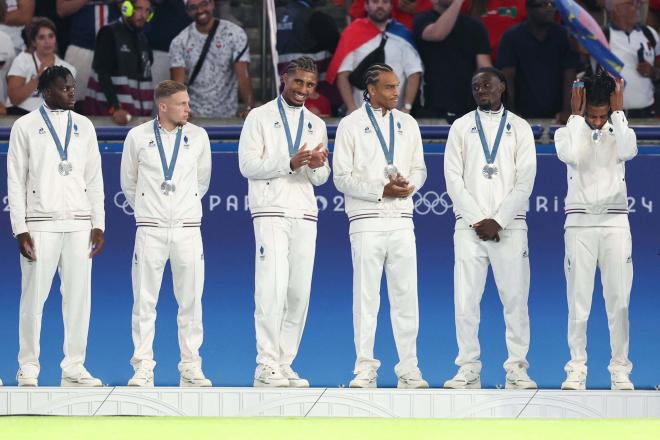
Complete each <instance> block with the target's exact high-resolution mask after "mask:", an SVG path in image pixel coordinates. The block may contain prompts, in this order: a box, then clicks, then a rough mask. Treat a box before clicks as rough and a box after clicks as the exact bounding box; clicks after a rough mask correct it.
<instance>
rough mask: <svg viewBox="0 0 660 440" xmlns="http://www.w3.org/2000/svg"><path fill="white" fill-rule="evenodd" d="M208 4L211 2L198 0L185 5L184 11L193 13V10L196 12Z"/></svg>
mask: <svg viewBox="0 0 660 440" xmlns="http://www.w3.org/2000/svg"><path fill="white" fill-rule="evenodd" d="M210 4H211V2H210V1H209V0H204V1H201V2H199V3H198V4H196V5H186V11H188V12H190V13H194V12H197V11H198V10H200V9H206V8H208V7H209V5H210Z"/></svg>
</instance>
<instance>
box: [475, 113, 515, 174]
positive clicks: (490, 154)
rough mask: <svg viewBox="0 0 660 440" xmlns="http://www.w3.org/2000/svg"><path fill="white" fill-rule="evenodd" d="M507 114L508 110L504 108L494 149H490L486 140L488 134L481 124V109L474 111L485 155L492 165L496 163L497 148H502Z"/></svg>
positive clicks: (487, 161) (488, 162)
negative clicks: (501, 143) (501, 142)
mask: <svg viewBox="0 0 660 440" xmlns="http://www.w3.org/2000/svg"><path fill="white" fill-rule="evenodd" d="M506 115H507V111H506V110H504V113H503V114H502V119H501V120H500V126H499V128H498V129H497V135H496V136H495V143H494V144H493V149H492V150H491V151H488V142H486V135H485V134H484V128H483V126H482V125H481V118H480V117H479V110H477V111H475V112H474V118H475V119H476V122H477V131H478V132H479V140H481V148H482V149H483V150H484V156H486V163H487V164H488V165H492V164H493V163H495V157H497V150H498V149H499V148H500V141H501V140H502V133H503V132H504V126H505V125H506Z"/></svg>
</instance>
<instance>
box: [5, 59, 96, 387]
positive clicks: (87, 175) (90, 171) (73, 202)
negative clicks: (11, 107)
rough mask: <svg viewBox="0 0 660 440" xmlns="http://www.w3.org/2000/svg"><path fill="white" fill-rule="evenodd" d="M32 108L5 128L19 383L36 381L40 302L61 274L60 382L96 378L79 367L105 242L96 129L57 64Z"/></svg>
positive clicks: (67, 383) (63, 69) (65, 71)
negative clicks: (16, 258) (16, 265)
mask: <svg viewBox="0 0 660 440" xmlns="http://www.w3.org/2000/svg"><path fill="white" fill-rule="evenodd" d="M37 90H39V92H40V93H41V95H42V96H43V98H44V104H42V105H40V106H39V108H38V109H36V110H34V111H32V112H30V113H28V114H27V115H25V116H23V117H21V118H20V119H18V120H17V121H16V122H14V125H13V127H12V129H11V134H10V136H9V152H8V154H7V190H8V194H9V209H10V218H11V227H12V232H13V233H14V236H15V237H16V239H17V240H18V248H19V250H20V253H21V261H20V263H21V272H22V282H21V303H20V317H19V324H18V337H19V352H18V364H19V370H18V374H17V375H16V379H17V380H18V385H19V386H33V387H34V386H37V384H38V378H39V370H40V365H39V351H40V349H39V337H40V333H41V316H42V313H43V307H44V303H45V302H46V299H47V298H48V294H49V293H50V288H51V284H52V282H53V276H54V275H55V271H58V272H59V274H60V280H61V287H60V290H61V293H62V315H63V319H64V359H63V360H62V363H61V364H60V366H61V367H62V381H61V385H62V386H101V381H100V380H99V379H96V378H95V377H92V376H91V375H90V374H89V372H87V370H86V369H85V367H84V365H83V364H84V362H85V352H86V349H87V331H88V328H89V314H90V302H91V289H90V286H91V282H90V277H91V271H92V258H94V257H95V256H96V255H98V254H99V252H101V250H102V249H103V244H104V237H103V231H104V229H105V211H104V209H103V176H102V172H101V154H100V153H99V146H98V143H97V141H96V131H95V130H94V126H93V125H92V122H91V121H90V120H89V119H87V118H86V117H84V116H82V115H79V114H77V113H74V112H73V111H72V109H73V105H74V103H75V95H74V90H75V84H74V81H73V76H72V75H71V72H70V71H69V70H68V69H67V68H66V67H62V66H53V67H49V68H48V69H46V70H45V71H44V72H43V73H42V74H41V76H40V77H39V83H38V86H37Z"/></svg>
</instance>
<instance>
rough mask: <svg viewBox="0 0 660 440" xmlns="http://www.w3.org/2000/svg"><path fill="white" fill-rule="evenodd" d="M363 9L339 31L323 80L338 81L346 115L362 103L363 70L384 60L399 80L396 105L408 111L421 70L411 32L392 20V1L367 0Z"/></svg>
mask: <svg viewBox="0 0 660 440" xmlns="http://www.w3.org/2000/svg"><path fill="white" fill-rule="evenodd" d="M365 8H366V11H367V18H360V19H357V20H355V21H353V22H352V23H351V24H350V25H349V26H348V27H347V28H346V29H344V32H343V33H342V34H341V38H340V40H339V44H338V46H337V50H336V51H335V54H334V55H333V57H332V60H331V62H330V67H328V72H327V76H326V79H327V80H328V82H329V83H331V84H332V83H334V81H335V79H336V80H337V89H339V93H340V94H341V97H342V99H343V101H344V104H345V105H346V113H347V114H348V113H351V112H352V111H354V110H355V109H357V108H358V106H361V105H362V102H363V99H362V92H363V91H364V89H365V84H364V73H365V72H366V71H367V69H368V68H369V67H370V66H371V65H372V64H376V63H386V64H388V65H389V66H391V67H392V69H393V70H394V73H396V76H397V78H398V79H399V81H400V83H399V105H398V107H399V108H400V110H401V111H403V112H405V113H410V110H411V109H412V104H413V102H414V101H415V98H416V97H417V92H418V90H419V84H420V80H421V76H422V71H423V67H422V61H421V59H420V58H419V53H417V49H416V48H415V43H414V41H413V39H412V35H411V34H410V32H408V29H406V27H405V26H403V25H402V24H401V23H399V22H398V21H396V20H391V18H390V17H391V14H392V2H391V0H366V1H365Z"/></svg>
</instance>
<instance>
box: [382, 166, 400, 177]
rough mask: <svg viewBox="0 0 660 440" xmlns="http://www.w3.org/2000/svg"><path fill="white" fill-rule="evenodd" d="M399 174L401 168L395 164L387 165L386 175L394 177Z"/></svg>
mask: <svg viewBox="0 0 660 440" xmlns="http://www.w3.org/2000/svg"><path fill="white" fill-rule="evenodd" d="M397 174H399V170H398V169H397V168H396V166H395V165H394V164H389V165H387V166H386V167H385V177H387V178H389V179H394V178H395V177H396V175H397Z"/></svg>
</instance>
